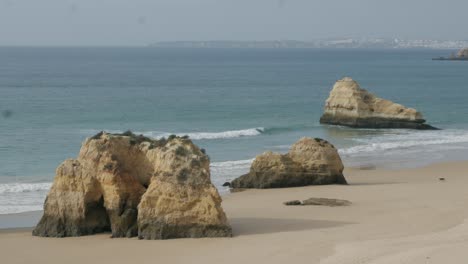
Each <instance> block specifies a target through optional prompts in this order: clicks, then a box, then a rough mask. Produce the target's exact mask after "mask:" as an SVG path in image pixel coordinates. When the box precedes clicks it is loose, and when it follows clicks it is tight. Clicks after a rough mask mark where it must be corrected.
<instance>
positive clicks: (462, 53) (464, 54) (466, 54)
mask: <svg viewBox="0 0 468 264" xmlns="http://www.w3.org/2000/svg"><path fill="white" fill-rule="evenodd" d="M457 57H458V58H468V48H464V49H461V50H459V51H458V53H457Z"/></svg>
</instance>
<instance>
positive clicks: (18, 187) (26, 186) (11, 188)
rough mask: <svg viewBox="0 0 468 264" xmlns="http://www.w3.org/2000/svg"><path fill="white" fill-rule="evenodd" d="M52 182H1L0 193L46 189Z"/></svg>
mask: <svg viewBox="0 0 468 264" xmlns="http://www.w3.org/2000/svg"><path fill="white" fill-rule="evenodd" d="M51 186H52V183H50V182H44V183H3V184H0V194H5V193H26V192H40V191H48V190H49V189H50V187H51Z"/></svg>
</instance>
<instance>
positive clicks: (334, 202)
mask: <svg viewBox="0 0 468 264" xmlns="http://www.w3.org/2000/svg"><path fill="white" fill-rule="evenodd" d="M283 204H284V205H287V206H293V205H321V206H330V207H335V206H349V205H351V204H352V203H351V202H350V201H348V200H340V199H329V198H309V199H307V200H304V201H302V202H301V201H299V200H292V201H287V202H284V203H283Z"/></svg>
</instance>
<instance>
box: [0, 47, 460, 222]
mask: <svg viewBox="0 0 468 264" xmlns="http://www.w3.org/2000/svg"><path fill="white" fill-rule="evenodd" d="M450 52H452V51H451V50H315V49H206V50H205V49H157V48H0V111H1V112H2V113H3V114H2V115H0V214H2V213H13V212H21V211H30V210H37V209H40V208H41V206H42V203H43V200H44V197H45V194H46V192H47V190H48V188H49V187H50V182H51V181H52V179H53V176H54V170H55V168H56V167H57V166H58V165H59V164H60V163H61V162H62V161H63V160H64V159H66V158H73V157H76V155H77V153H78V151H79V148H80V144H81V142H82V141H83V140H84V139H85V138H86V137H89V136H91V135H93V134H95V133H97V132H99V131H100V130H107V131H111V132H115V131H125V130H128V129H131V130H132V131H135V132H138V133H143V134H146V135H149V136H154V137H161V136H167V135H168V134H172V133H176V134H189V135H190V136H191V138H192V139H193V140H194V141H195V143H196V144H198V145H200V146H201V147H203V148H205V149H206V150H207V152H208V154H209V155H210V157H211V161H212V179H213V182H214V183H215V184H216V185H217V186H218V187H219V186H220V185H221V184H222V183H223V182H225V181H227V180H232V179H234V178H235V177H237V176H239V175H241V174H243V173H245V172H246V171H247V170H248V168H249V164H250V162H251V159H252V158H254V157H255V155H257V154H260V153H262V152H264V151H266V150H273V151H280V152H286V151H287V150H288V147H289V146H290V145H291V144H292V143H294V142H295V141H296V140H298V139H299V138H300V137H303V136H310V137H321V138H325V139H327V140H329V141H331V142H332V143H333V144H335V146H336V147H338V148H339V151H340V153H341V155H342V158H343V160H344V162H345V165H347V166H359V165H375V166H378V167H388V168H399V167H413V166H421V165H425V164H427V163H430V162H435V161H445V160H458V159H466V158H468V156H467V153H468V104H467V102H468V63H467V62H460V61H458V62H453V61H432V60H431V58H432V57H438V56H443V55H447V54H450ZM344 76H351V77H352V78H353V79H355V80H357V81H358V82H359V83H360V84H361V86H362V87H363V88H366V89H368V90H370V91H371V92H373V93H375V94H377V95H378V96H380V97H384V98H387V99H390V100H394V101H396V102H399V103H401V104H404V105H406V106H410V107H414V108H416V109H418V110H420V111H421V112H422V113H423V114H424V116H425V118H426V119H427V120H428V123H430V124H432V125H434V126H437V127H440V128H443V130H440V131H411V130H356V129H349V128H343V127H329V126H321V125H320V124H319V122H318V120H319V118H320V115H321V113H322V109H323V104H324V101H325V99H326V98H327V97H328V93H329V91H330V89H331V87H332V86H333V84H334V82H335V81H336V80H338V79H340V78H342V77H344ZM220 190H221V191H225V190H223V189H222V188H221V187H220Z"/></svg>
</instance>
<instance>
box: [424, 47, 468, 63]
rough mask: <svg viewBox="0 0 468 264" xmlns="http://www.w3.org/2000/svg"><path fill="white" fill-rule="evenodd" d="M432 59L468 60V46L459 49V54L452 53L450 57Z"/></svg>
mask: <svg viewBox="0 0 468 264" xmlns="http://www.w3.org/2000/svg"><path fill="white" fill-rule="evenodd" d="M432 60H457V61H468V48H463V49H461V50H459V51H458V53H457V54H455V53H452V54H450V57H439V58H433V59H432Z"/></svg>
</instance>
